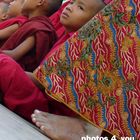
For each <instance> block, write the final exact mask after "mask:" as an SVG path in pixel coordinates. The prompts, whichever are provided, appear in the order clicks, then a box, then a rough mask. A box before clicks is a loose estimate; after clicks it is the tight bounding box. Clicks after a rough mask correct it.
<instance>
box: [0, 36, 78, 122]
mask: <svg viewBox="0 0 140 140" xmlns="http://www.w3.org/2000/svg"><path fill="white" fill-rule="evenodd" d="M68 37H69V35H63V37H62V38H61V39H60V40H59V41H58V42H57V43H56V44H55V45H54V47H53V49H57V48H58V47H59V45H60V44H61V43H63V42H64V41H66V39H67V38H68ZM0 67H1V68H0V91H1V93H2V94H1V95H2V97H3V104H4V105H5V106H6V107H8V108H9V109H10V110H12V111H14V112H15V113H17V114H19V115H20V116H22V117H23V118H25V119H27V120H28V121H31V114H32V113H33V111H34V110H35V109H39V110H42V111H46V112H50V113H53V114H58V115H66V116H72V117H74V116H77V115H76V114H75V113H74V112H73V111H72V110H70V109H69V108H67V107H66V106H64V105H63V104H61V103H59V102H57V101H55V100H53V99H52V98H50V97H49V96H47V95H46V93H44V92H41V91H40V90H39V89H38V88H37V87H36V86H35V85H34V84H33V83H32V81H31V80H30V79H29V78H28V76H27V75H26V74H25V72H24V71H23V69H22V68H21V67H20V66H19V65H18V64H17V63H16V62H15V61H14V60H13V59H12V58H10V57H9V56H6V55H4V54H0Z"/></svg>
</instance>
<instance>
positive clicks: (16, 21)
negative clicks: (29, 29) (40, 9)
mask: <svg viewBox="0 0 140 140" xmlns="http://www.w3.org/2000/svg"><path fill="white" fill-rule="evenodd" d="M22 6H23V0H14V1H13V2H11V3H10V5H9V8H8V11H7V14H8V17H9V19H7V20H5V21H3V22H0V40H1V41H0V47H1V46H2V45H3V44H4V42H5V41H6V40H7V39H8V38H9V37H10V36H11V35H12V34H13V33H14V32H16V30H17V29H18V28H19V27H20V26H21V25H22V24H23V23H24V22H25V21H27V19H28V18H27V17H25V16H22V14H21V9H22Z"/></svg>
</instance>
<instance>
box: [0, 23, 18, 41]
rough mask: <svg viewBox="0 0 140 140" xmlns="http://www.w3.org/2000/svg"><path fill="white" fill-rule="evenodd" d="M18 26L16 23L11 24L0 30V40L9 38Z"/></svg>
mask: <svg viewBox="0 0 140 140" xmlns="http://www.w3.org/2000/svg"><path fill="white" fill-rule="evenodd" d="M18 28H19V25H18V24H13V25H11V26H9V27H6V28H4V29H1V30H0V40H3V39H6V38H9V37H10V36H11V35H12V34H13V33H14V32H16V30H17V29H18Z"/></svg>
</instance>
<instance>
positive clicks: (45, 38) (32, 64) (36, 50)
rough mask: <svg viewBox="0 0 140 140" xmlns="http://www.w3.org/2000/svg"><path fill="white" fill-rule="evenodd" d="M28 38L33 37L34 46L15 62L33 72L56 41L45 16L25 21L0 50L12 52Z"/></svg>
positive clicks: (51, 26) (52, 29) (53, 30)
mask: <svg viewBox="0 0 140 140" xmlns="http://www.w3.org/2000/svg"><path fill="white" fill-rule="evenodd" d="M30 36H34V37H35V46H34V47H33V48H32V49H31V50H30V51H29V52H28V53H26V54H25V55H24V56H23V57H22V58H21V59H19V60H18V61H17V62H18V63H19V64H20V65H21V66H22V67H23V68H24V70H26V71H33V70H34V69H35V68H36V67H37V66H38V65H39V64H40V62H41V61H42V59H43V58H44V56H45V55H46V54H47V53H48V52H49V50H50V49H51V47H52V46H53V44H54V43H55V41H56V39H57V35H56V33H55V29H54V28H53V25H52V24H51V22H50V20H49V19H48V18H47V17H46V16H38V17H33V18H31V19H30V20H28V21H26V22H25V23H24V24H23V25H22V26H21V27H20V28H19V29H18V30H17V31H16V32H15V33H14V34H13V35H12V36H11V37H10V38H9V39H8V40H7V41H6V42H5V44H4V45H3V46H2V48H1V49H2V50H13V49H15V48H16V47H17V46H18V45H20V44H21V43H22V42H23V41H24V40H25V39H27V38H28V37H30Z"/></svg>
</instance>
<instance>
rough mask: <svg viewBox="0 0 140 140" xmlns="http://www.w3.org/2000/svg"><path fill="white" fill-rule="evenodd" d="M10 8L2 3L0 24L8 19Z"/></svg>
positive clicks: (0, 4)
mask: <svg viewBox="0 0 140 140" xmlns="http://www.w3.org/2000/svg"><path fill="white" fill-rule="evenodd" d="M8 6H9V4H8V3H5V2H0V22H2V21H4V20H6V19H7V18H8V15H7V11H8Z"/></svg>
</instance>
